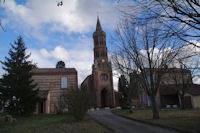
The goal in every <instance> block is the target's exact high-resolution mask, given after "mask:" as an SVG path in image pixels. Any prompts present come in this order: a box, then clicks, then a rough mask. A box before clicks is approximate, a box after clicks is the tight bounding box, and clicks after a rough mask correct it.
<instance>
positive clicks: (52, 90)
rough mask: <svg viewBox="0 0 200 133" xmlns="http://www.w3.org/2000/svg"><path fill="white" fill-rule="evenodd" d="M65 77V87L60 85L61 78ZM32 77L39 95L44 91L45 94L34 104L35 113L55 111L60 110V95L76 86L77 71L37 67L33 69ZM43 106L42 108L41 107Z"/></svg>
mask: <svg viewBox="0 0 200 133" xmlns="http://www.w3.org/2000/svg"><path fill="white" fill-rule="evenodd" d="M63 77H65V78H66V79H67V87H66V88H62V87H61V78H63ZM32 79H33V80H34V82H35V83H37V85H38V86H37V87H38V88H39V96H40V95H41V93H43V92H44V91H46V93H47V94H45V96H42V97H41V96H40V102H38V103H37V105H36V113H46V114H49V113H57V112H59V111H62V108H61V99H62V96H63V95H64V94H65V93H66V92H67V90H68V89H70V88H77V87H78V77H77V71H76V70H75V69H74V68H37V69H34V70H33V76H32ZM42 108H43V109H42Z"/></svg>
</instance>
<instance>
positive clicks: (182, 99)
mask: <svg viewBox="0 0 200 133" xmlns="http://www.w3.org/2000/svg"><path fill="white" fill-rule="evenodd" d="M180 97H181V109H183V110H184V109H185V103H184V95H181V96H180Z"/></svg>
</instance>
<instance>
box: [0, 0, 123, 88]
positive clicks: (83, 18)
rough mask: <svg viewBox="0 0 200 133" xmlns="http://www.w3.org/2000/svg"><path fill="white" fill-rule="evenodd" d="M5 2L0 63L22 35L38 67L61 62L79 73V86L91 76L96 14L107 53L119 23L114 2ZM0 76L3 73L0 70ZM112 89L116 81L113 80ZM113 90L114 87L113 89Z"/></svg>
mask: <svg viewBox="0 0 200 133" xmlns="http://www.w3.org/2000/svg"><path fill="white" fill-rule="evenodd" d="M56 1H57V0H42V1H41V0H6V1H5V3H2V2H1V7H0V19H1V23H2V26H3V27H4V29H5V30H6V31H5V32H3V30H2V29H0V46H1V47H0V60H4V58H5V56H8V54H7V53H8V50H9V49H10V43H13V42H14V40H16V38H17V37H18V35H21V36H22V37H23V39H24V42H25V44H26V47H27V52H31V59H32V60H33V62H34V63H37V65H38V67H48V68H51V67H55V65H56V62H57V61H59V60H63V61H64V62H65V64H66V67H74V68H76V69H77V70H78V76H79V84H81V82H82V81H83V79H84V78H85V77H86V76H87V75H89V74H91V66H92V63H93V39H92V33H93V32H94V31H95V28H96V21H97V12H99V17H100V21H101V25H102V27H103V30H104V31H105V32H106V34H107V45H108V50H109V51H111V44H110V40H111V36H112V34H113V31H114V29H115V27H116V25H117V23H118V22H119V20H120V17H119V12H118V11H117V9H116V1H115V0H63V3H64V4H63V6H61V7H58V6H57V2H56ZM0 67H1V65H0ZM0 71H1V72H0V75H2V74H3V71H2V69H1V68H0ZM114 83H115V86H116V85H117V84H116V83H117V79H116V78H114ZM115 89H116V88H115Z"/></svg>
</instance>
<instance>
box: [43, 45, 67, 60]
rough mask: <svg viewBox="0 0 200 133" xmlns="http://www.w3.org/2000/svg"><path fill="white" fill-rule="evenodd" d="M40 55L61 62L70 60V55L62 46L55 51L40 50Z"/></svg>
mask: <svg viewBox="0 0 200 133" xmlns="http://www.w3.org/2000/svg"><path fill="white" fill-rule="evenodd" d="M40 53H41V54H42V55H43V56H44V57H46V58H50V57H53V58H56V59H59V60H67V59H68V58H69V54H68V52H67V50H66V49H65V48H63V47H61V46H57V47H55V49H54V50H53V51H50V52H48V51H47V50H46V49H44V48H42V49H40Z"/></svg>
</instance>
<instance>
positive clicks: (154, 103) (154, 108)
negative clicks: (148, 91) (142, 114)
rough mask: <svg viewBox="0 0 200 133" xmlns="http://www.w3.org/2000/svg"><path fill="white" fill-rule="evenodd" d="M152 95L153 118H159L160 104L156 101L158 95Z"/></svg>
mask: <svg viewBox="0 0 200 133" xmlns="http://www.w3.org/2000/svg"><path fill="white" fill-rule="evenodd" d="M150 97H151V105H152V113H153V119H159V118H160V117H159V110H158V104H157V102H156V97H155V96H150Z"/></svg>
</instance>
